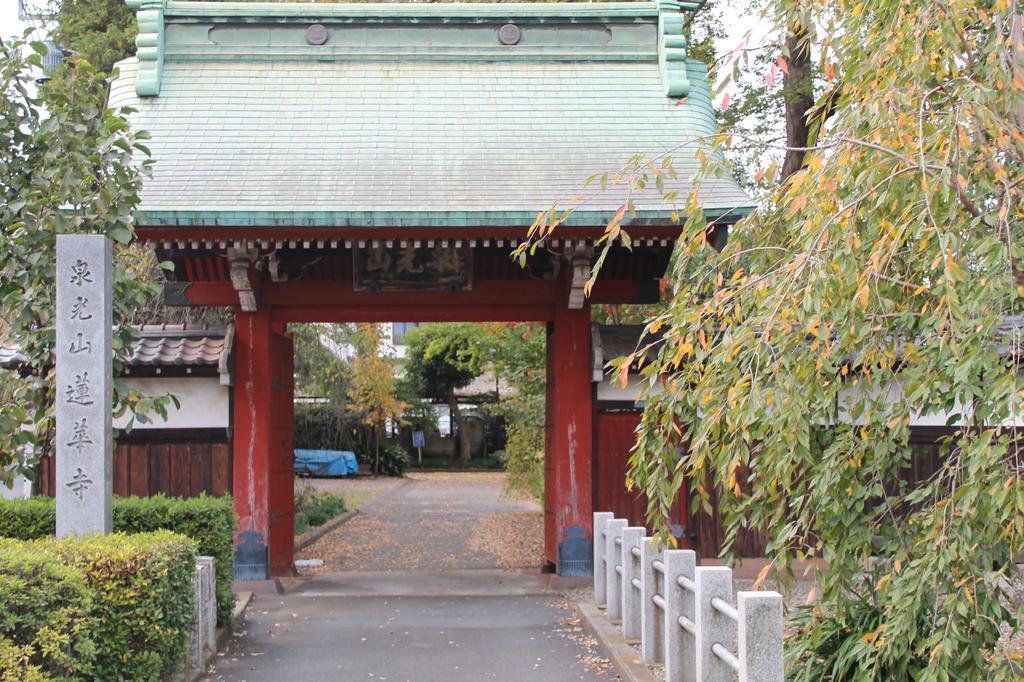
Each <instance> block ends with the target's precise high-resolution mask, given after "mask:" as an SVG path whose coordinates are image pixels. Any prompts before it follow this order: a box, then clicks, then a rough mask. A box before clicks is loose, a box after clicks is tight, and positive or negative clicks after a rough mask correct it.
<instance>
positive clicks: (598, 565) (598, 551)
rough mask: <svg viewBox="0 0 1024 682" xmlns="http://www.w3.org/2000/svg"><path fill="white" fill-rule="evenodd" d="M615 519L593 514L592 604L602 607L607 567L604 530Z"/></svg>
mask: <svg viewBox="0 0 1024 682" xmlns="http://www.w3.org/2000/svg"><path fill="white" fill-rule="evenodd" d="M614 518H615V514H613V513H611V512H594V604H596V605H597V606H598V607H604V605H605V603H606V602H607V600H608V597H607V591H608V573H607V570H608V565H607V564H606V563H605V553H606V549H605V546H606V545H607V542H608V540H607V538H606V537H605V528H607V525H608V522H609V521H611V520H612V519H614Z"/></svg>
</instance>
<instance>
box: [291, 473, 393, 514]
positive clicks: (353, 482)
mask: <svg viewBox="0 0 1024 682" xmlns="http://www.w3.org/2000/svg"><path fill="white" fill-rule="evenodd" d="M401 482H402V479H400V478H394V477H391V476H369V477H360V478H296V479H295V493H296V494H298V493H299V491H300V490H303V489H306V488H313V489H314V490H317V491H320V492H325V493H332V494H334V495H341V496H342V497H343V498H345V506H346V507H347V508H348V509H359V507H361V506H363V505H364V504H366V503H367V502H369V501H370V500H372V499H373V498H375V497H377V496H378V495H383V494H384V493H386V492H387V491H389V490H391V489H392V488H394V487H395V486H397V485H399V484H400V483H401Z"/></svg>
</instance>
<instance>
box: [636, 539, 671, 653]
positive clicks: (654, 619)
mask: <svg viewBox="0 0 1024 682" xmlns="http://www.w3.org/2000/svg"><path fill="white" fill-rule="evenodd" d="M660 550H661V547H660V546H659V544H658V541H657V540H656V539H655V538H644V540H643V543H642V544H641V545H640V650H641V653H642V654H643V658H644V663H646V664H647V665H655V664H657V663H661V662H662V661H663V660H665V636H664V627H662V622H663V619H662V618H659V616H660V615H661V609H659V608H658V606H657V605H656V604H655V603H654V595H656V594H661V595H662V597H664V591H662V592H660V593H659V588H660V586H661V585H662V584H663V582H664V581H663V580H661V579H660V578H661V573H660V572H658V570H657V569H656V568H655V567H654V562H655V561H661V560H662V559H661V551H660ZM662 564H664V562H662Z"/></svg>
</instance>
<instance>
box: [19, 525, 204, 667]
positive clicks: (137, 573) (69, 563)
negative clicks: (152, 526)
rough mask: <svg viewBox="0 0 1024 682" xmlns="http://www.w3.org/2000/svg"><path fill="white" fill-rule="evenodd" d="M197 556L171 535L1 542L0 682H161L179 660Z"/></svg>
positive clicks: (188, 620)
mask: <svg viewBox="0 0 1024 682" xmlns="http://www.w3.org/2000/svg"><path fill="white" fill-rule="evenodd" d="M195 557H196V551H195V543H194V542H193V541H191V540H189V539H188V538H185V537H184V536H182V535H178V534H176V533H171V532H168V531H157V532H154V533H142V534H138V535H123V534H121V533H115V534H112V535H92V536H81V537H67V538H61V539H54V538H50V539H45V540H35V541H28V542H26V541H19V540H9V539H5V540H0V603H2V604H3V607H4V613H3V614H2V615H0V623H2V630H0V661H2V662H4V663H5V665H9V662H10V661H14V662H15V663H16V665H17V669H16V670H15V671H14V672H12V671H10V670H2V671H0V672H2V673H3V675H4V678H3V679H41V678H39V677H38V675H37V674H44V675H51V676H52V677H53V678H54V679H97V680H161V679H164V678H165V677H166V676H167V675H168V674H170V673H171V672H173V671H174V670H175V669H176V668H177V667H178V666H179V665H180V664H181V662H182V661H183V660H184V656H185V648H186V645H187V642H188V636H189V633H190V632H191V626H192V616H193V603H192V598H193V595H192V577H193V574H194V572H195ZM26 655H28V656H30V658H29V659H27V660H26V659H25V658H24V656H26ZM26 663H29V664H31V668H28V667H26Z"/></svg>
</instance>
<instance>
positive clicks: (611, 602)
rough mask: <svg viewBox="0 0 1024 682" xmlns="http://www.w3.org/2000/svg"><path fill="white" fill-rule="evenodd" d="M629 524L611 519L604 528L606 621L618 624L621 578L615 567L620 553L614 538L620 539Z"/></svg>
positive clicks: (620, 605) (620, 608) (624, 520)
mask: <svg viewBox="0 0 1024 682" xmlns="http://www.w3.org/2000/svg"><path fill="white" fill-rule="evenodd" d="M627 523H629V521H627V520H626V519H612V520H610V521H608V523H607V525H606V526H605V528H607V529H608V536H607V537H606V541H607V544H606V545H605V548H604V549H605V554H604V557H605V562H606V563H607V566H605V571H606V581H605V584H606V585H607V588H606V589H605V599H606V603H607V604H608V611H607V614H608V620H610V621H612V622H613V623H614V622H618V620H619V619H620V618H622V576H621V575H619V573H618V571H616V570H615V567H616V566H618V565H619V560H620V558H621V557H620V551H619V546H618V545H617V544H616V543H615V538H621V537H622V531H623V529H624V528H625V527H626V524H627Z"/></svg>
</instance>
